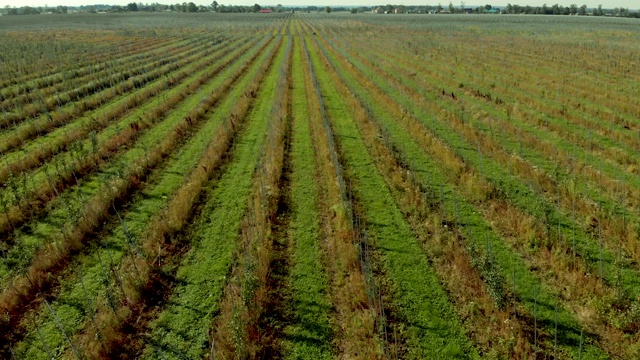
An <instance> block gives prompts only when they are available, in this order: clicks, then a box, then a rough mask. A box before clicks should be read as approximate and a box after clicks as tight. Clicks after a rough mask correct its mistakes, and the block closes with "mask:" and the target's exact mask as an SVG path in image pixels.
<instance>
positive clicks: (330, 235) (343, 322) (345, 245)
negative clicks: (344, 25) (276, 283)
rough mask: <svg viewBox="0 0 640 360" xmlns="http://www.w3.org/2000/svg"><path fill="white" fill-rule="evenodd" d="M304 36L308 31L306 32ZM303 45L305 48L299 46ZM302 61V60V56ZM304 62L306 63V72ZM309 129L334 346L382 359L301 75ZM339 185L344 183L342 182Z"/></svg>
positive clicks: (311, 94) (316, 108)
mask: <svg viewBox="0 0 640 360" xmlns="http://www.w3.org/2000/svg"><path fill="white" fill-rule="evenodd" d="M304 31H305V32H306V33H308V34H310V33H312V32H313V30H311V29H310V28H305V29H304ZM303 44H304V45H303V46H307V45H306V43H303ZM303 59H306V56H305V55H304V54H303ZM306 66H308V63H306V62H305V67H306ZM305 86H306V93H307V104H308V105H307V106H308V108H309V114H310V119H309V123H310V129H311V134H312V139H313V140H314V141H313V147H314V150H315V151H314V153H315V155H316V160H315V161H316V169H318V171H317V175H316V176H317V178H316V182H317V183H318V186H319V189H320V191H319V193H320V194H321V195H320V196H319V201H318V203H319V213H320V216H321V220H322V223H321V229H322V237H321V238H322V248H323V251H324V256H323V262H324V263H325V268H326V269H327V274H328V278H329V282H330V289H331V299H332V303H333V305H334V307H335V311H336V313H335V315H334V319H333V323H334V329H335V333H336V335H335V336H334V339H335V340H334V342H335V347H336V348H337V349H338V351H339V353H340V358H343V359H377V358H382V356H383V353H382V352H381V349H380V344H379V343H378V342H379V339H378V337H377V332H376V328H375V319H376V309H372V308H370V307H369V301H368V298H367V292H366V284H365V278H364V275H363V273H362V269H361V265H360V258H359V253H358V249H357V246H358V245H357V234H356V233H355V231H354V229H353V227H352V224H351V221H350V214H348V213H347V212H348V211H349V207H348V204H344V203H343V200H342V198H343V196H342V194H341V189H340V186H339V184H338V181H337V179H338V169H336V168H335V167H334V165H333V162H332V160H331V155H330V152H331V150H330V148H329V139H328V136H329V134H327V132H326V131H325V129H324V128H323V125H322V123H323V120H322V118H321V117H320V114H321V111H320V104H319V103H318V99H317V98H316V96H315V91H316V90H315V88H314V84H313V80H312V79H311V77H310V74H309V73H307V72H306V73H305ZM344 181H347V180H346V179H345V180H344Z"/></svg>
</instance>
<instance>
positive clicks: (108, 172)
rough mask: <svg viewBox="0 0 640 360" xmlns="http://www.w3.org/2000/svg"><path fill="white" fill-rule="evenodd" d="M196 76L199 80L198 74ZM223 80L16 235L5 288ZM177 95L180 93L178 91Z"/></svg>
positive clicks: (3, 275)
mask: <svg viewBox="0 0 640 360" xmlns="http://www.w3.org/2000/svg"><path fill="white" fill-rule="evenodd" d="M252 53H253V52H248V53H247V54H244V55H243V57H242V58H241V59H240V60H238V61H236V62H235V63H234V64H233V65H232V66H230V67H228V68H227V69H226V70H225V71H224V74H231V73H233V71H232V70H233V69H235V68H236V66H240V65H241V64H242V59H245V58H248V57H249V56H250V55H251V54H252ZM212 66H215V65H212ZM194 76H197V74H195V75H194ZM192 79H195V77H192ZM224 79H225V76H223V75H220V76H217V77H215V78H214V79H212V80H211V81H210V82H209V83H207V84H205V85H203V87H201V88H200V89H199V90H198V92H197V93H194V94H193V95H191V96H190V97H188V98H186V99H184V100H183V101H182V102H181V103H180V104H179V105H178V106H177V107H176V108H175V109H173V110H171V111H170V113H169V114H168V115H167V116H166V117H165V119H163V120H161V121H160V122H159V123H158V124H156V125H155V126H154V127H152V128H151V129H148V130H147V131H146V132H145V133H144V135H143V136H142V137H141V138H140V139H138V140H137V141H136V143H135V145H134V146H133V147H132V148H130V149H129V150H127V151H126V152H124V153H120V154H118V155H117V156H116V157H114V158H112V159H111V163H110V165H109V167H108V168H106V169H104V170H101V171H99V172H97V173H95V174H93V175H91V176H90V177H89V178H88V179H86V180H84V181H82V182H81V184H80V185H79V186H74V187H73V188H71V189H68V190H67V191H65V192H63V193H61V194H60V197H59V198H56V200H55V201H53V202H51V203H50V204H48V206H50V207H51V210H50V211H49V212H48V214H47V215H46V216H44V217H43V218H42V219H38V220H37V221H35V222H33V223H31V224H30V225H29V226H27V227H25V228H24V229H22V230H20V231H17V232H16V241H15V244H14V246H13V247H12V248H11V249H10V250H9V251H7V253H6V254H5V256H4V257H3V258H1V259H0V282H2V283H5V284H6V281H7V279H9V277H10V276H12V275H13V274H15V273H16V272H17V271H20V270H21V269H23V268H24V267H25V266H27V264H28V263H29V261H30V260H31V258H32V257H33V254H34V253H35V252H36V251H37V250H38V249H39V248H40V246H41V244H42V243H43V242H44V241H46V239H49V238H50V237H51V236H52V235H56V234H59V232H60V229H61V228H62V227H64V226H66V225H67V224H70V223H74V222H75V220H74V219H76V218H77V216H79V212H80V210H81V209H82V208H83V206H84V205H85V204H84V200H85V199H88V198H90V197H91V196H92V195H93V194H94V193H95V192H96V191H97V190H98V189H99V188H100V186H101V185H102V184H103V183H104V182H108V181H109V180H110V179H111V178H113V177H115V176H119V174H121V173H124V169H126V167H127V166H128V164H131V163H133V160H135V159H136V158H138V157H141V156H144V152H145V151H146V150H147V149H150V148H152V147H153V145H154V144H156V143H158V142H159V141H158V139H161V138H162V137H163V136H164V135H165V134H166V133H167V132H169V131H170V130H171V129H172V128H173V127H174V125H175V124H176V123H177V122H179V121H181V120H182V117H183V116H184V114H186V113H187V112H188V111H189V110H190V109H192V108H195V107H197V106H198V104H199V102H200V100H201V99H202V97H203V96H205V95H206V94H208V93H209V92H211V91H213V90H214V89H215V88H216V87H217V86H219V85H220V84H221V83H222V82H223V81H224ZM187 84H188V82H185V83H184V86H186V85H187ZM176 91H178V90H177V89H176ZM161 101H162V98H159V99H155V100H153V101H152V103H153V104H156V105H157V104H159V102H161ZM144 109H146V107H144V108H142V109H138V110H137V111H135V112H132V113H130V114H129V115H128V118H134V119H137V117H138V116H139V115H141V114H142V112H143V111H144Z"/></svg>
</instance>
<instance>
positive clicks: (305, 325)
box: [284, 41, 332, 360]
mask: <svg viewBox="0 0 640 360" xmlns="http://www.w3.org/2000/svg"><path fill="white" fill-rule="evenodd" d="M295 44H296V47H295V48H298V50H300V49H299V46H300V42H299V41H296V43H295ZM302 63H303V59H302V56H301V54H300V51H295V50H294V53H293V63H292V66H293V92H292V96H293V137H292V138H293V139H292V148H291V154H292V156H291V158H292V167H293V174H292V179H291V201H292V203H293V209H292V211H293V213H292V222H291V225H290V235H289V236H290V238H291V239H293V242H292V246H293V255H292V263H293V267H292V269H291V274H290V276H291V278H290V284H289V286H290V288H291V294H292V296H293V298H292V308H293V316H294V324H293V325H291V326H289V327H288V328H286V329H285V331H284V333H285V351H284V357H285V358H287V359H310V360H311V359H331V358H332V356H331V324H330V315H329V314H330V312H331V299H330V298H329V296H328V294H327V291H328V290H327V286H328V285H327V279H326V276H325V275H324V273H323V271H322V269H323V267H322V261H321V257H322V249H321V247H320V244H319V241H320V238H319V234H320V223H319V215H318V211H317V208H318V202H317V194H318V186H317V184H316V183H315V180H314V179H315V176H314V174H315V169H314V155H313V153H314V152H313V147H312V145H311V133H310V128H309V121H308V119H309V113H308V111H309V109H308V108H307V101H306V93H305V85H304V68H303V66H302Z"/></svg>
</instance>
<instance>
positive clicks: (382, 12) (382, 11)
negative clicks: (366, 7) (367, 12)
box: [371, 6, 384, 14]
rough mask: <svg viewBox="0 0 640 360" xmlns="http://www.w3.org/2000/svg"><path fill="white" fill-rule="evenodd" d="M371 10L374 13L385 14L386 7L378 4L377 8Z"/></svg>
mask: <svg viewBox="0 0 640 360" xmlns="http://www.w3.org/2000/svg"><path fill="white" fill-rule="evenodd" d="M371 12H372V13H374V14H384V8H383V7H380V6H378V7H377V8H375V9H373V10H371Z"/></svg>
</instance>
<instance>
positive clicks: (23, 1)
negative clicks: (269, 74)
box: [0, 0, 640, 10]
mask: <svg viewBox="0 0 640 360" xmlns="http://www.w3.org/2000/svg"><path fill="white" fill-rule="evenodd" d="M134 1H135V2H142V3H153V2H158V3H160V4H175V3H182V2H184V1H186V2H189V1H193V2H194V3H196V4H197V5H201V4H202V5H209V4H211V3H212V2H213V0H150V1H144V0H142V1H141V0H0V7H3V8H4V7H5V6H6V5H10V6H15V7H20V6H25V5H27V6H35V7H37V6H45V5H48V6H51V7H53V6H56V5H67V6H80V5H91V4H109V5H126V4H127V3H130V2H134ZM217 1H218V3H220V4H225V5H253V4H255V3H258V4H260V5H276V4H282V5H284V6H288V5H291V6H293V5H296V6H308V5H318V6H319V5H331V6H341V5H342V6H344V5H357V6H373V5H384V4H404V5H437V4H438V3H441V4H442V5H443V6H446V5H448V4H449V0H217ZM451 2H452V3H453V5H455V6H460V0H451ZM486 3H489V4H491V5H494V6H501V5H506V4H507V3H511V4H518V5H531V6H541V5H542V4H545V3H546V4H547V5H548V6H551V5H553V4H556V3H557V4H560V5H563V6H569V5H571V4H577V5H578V6H580V5H582V4H586V5H587V6H588V7H596V6H598V4H602V6H603V7H604V8H615V7H625V8H629V9H631V10H637V9H640V0H511V1H509V0H499V1H491V0H486V1H484V2H483V1H479V0H466V1H465V4H466V6H472V5H481V4H486Z"/></svg>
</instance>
